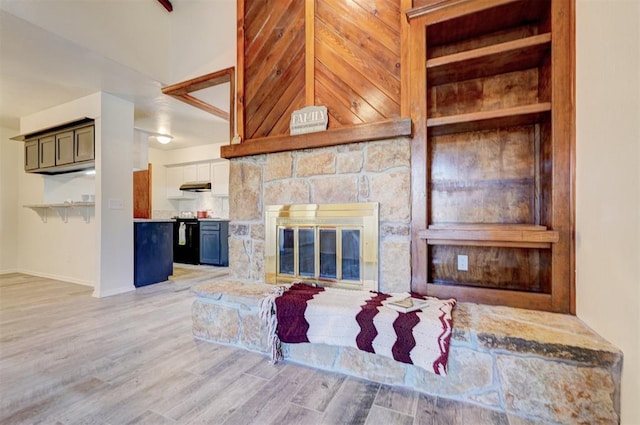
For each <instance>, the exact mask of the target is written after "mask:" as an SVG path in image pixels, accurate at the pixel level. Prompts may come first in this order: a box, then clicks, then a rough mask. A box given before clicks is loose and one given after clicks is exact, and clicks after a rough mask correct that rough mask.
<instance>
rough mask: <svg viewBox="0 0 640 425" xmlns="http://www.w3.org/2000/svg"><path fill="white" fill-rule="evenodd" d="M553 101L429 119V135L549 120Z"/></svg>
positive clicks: (515, 125) (514, 125)
mask: <svg viewBox="0 0 640 425" xmlns="http://www.w3.org/2000/svg"><path fill="white" fill-rule="evenodd" d="M550 115H551V103H550V102H543V103H536V104H533V105H524V106H517V107H514V108H505V109H496V110H492V111H481V112H472V113H468V114H459V115H449V116H444V117H437V118H428V119H427V130H428V134H429V136H442V135H445V134H453V133H464V132H469V131H480V130H488V129H492V128H498V127H517V126H520V125H530V124H534V123H536V122H540V121H545V120H549V118H550Z"/></svg>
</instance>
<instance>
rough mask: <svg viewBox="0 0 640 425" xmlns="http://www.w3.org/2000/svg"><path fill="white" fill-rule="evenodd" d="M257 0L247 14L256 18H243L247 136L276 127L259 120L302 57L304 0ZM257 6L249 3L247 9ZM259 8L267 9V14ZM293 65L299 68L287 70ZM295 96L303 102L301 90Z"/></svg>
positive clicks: (294, 72) (300, 64) (266, 113)
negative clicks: (252, 19)
mask: <svg viewBox="0 0 640 425" xmlns="http://www.w3.org/2000/svg"><path fill="white" fill-rule="evenodd" d="M257 3H261V7H260V8H259V9H258V12H255V13H254V14H249V13H248V15H247V16H257V17H259V18H256V20H255V21H251V22H248V17H247V20H246V21H245V26H246V29H245V74H244V75H245V102H244V105H245V111H244V112H245V117H246V118H245V133H246V138H249V139H250V138H254V137H259V136H264V135H266V134H258V133H257V129H258V128H265V127H270V128H271V129H273V128H274V127H276V125H277V123H275V122H274V123H263V122H262V120H263V119H264V118H265V117H266V116H267V115H268V113H269V112H270V110H271V109H272V108H273V105H274V104H275V103H276V102H277V101H278V99H279V98H280V97H281V96H282V94H283V92H284V91H285V90H286V88H287V86H288V84H289V83H290V78H292V76H293V75H296V74H297V73H298V71H299V70H301V69H304V60H302V61H300V60H299V59H300V58H302V59H304V57H303V56H304V41H305V25H304V16H305V15H304V12H305V10H304V2H300V1H295V0H292V1H289V2H284V1H282V2H275V3H274V2H267V3H264V2H257ZM262 3H264V4H262ZM258 6H260V5H258V4H252V7H251V11H253V10H255V8H256V7H258ZM262 9H267V10H268V13H267V12H265V11H264V10H262ZM265 13H267V14H266V15H265ZM259 19H262V21H260V20H259ZM293 65H297V67H298V68H299V69H290V67H291V66H293ZM299 96H300V97H301V98H302V99H303V104H304V96H305V93H304V91H302V92H301V93H300V94H299ZM287 119H288V118H287ZM287 129H288V126H287Z"/></svg>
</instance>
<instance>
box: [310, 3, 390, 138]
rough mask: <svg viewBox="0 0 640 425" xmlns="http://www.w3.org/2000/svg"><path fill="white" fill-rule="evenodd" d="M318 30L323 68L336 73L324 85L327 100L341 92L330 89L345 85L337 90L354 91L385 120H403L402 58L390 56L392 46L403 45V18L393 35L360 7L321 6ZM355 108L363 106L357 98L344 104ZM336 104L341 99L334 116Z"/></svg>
mask: <svg viewBox="0 0 640 425" xmlns="http://www.w3.org/2000/svg"><path fill="white" fill-rule="evenodd" d="M380 3H384V2H380ZM390 10H393V8H391V9H390ZM388 15H389V14H388V13H387V16H388ZM315 28H316V59H317V62H321V63H322V64H323V65H324V66H325V70H326V71H328V72H327V73H329V72H330V73H331V77H330V78H328V79H325V80H324V88H325V89H327V90H325V94H326V93H327V91H333V92H337V91H339V89H338V88H337V87H330V86H331V85H333V83H334V82H338V81H339V83H336V84H340V85H342V86H344V85H348V86H349V87H350V89H351V90H352V91H353V92H355V93H357V94H358V97H359V98H361V99H363V100H364V101H365V102H367V103H368V104H369V105H370V106H371V107H372V108H374V109H376V110H377V111H378V112H379V113H380V114H381V115H382V116H383V117H384V118H390V117H398V116H399V115H400V110H399V103H400V68H399V62H400V52H399V50H397V51H393V50H390V49H389V46H395V45H397V43H398V40H399V38H400V32H399V31H400V16H399V14H398V16H397V20H396V24H395V28H393V29H390V28H389V27H388V26H387V24H386V23H384V22H382V21H381V20H380V19H378V17H377V16H374V15H373V14H371V13H370V12H369V11H367V10H365V9H363V8H362V7H360V5H358V4H356V3H348V4H347V2H343V1H323V2H318V4H317V10H316V24H315ZM385 34H386V35H388V34H394V38H395V40H383V38H384V35H385ZM372 35H375V36H372ZM316 78H318V77H316ZM317 83H318V82H317ZM327 86H329V87H327ZM324 97H325V98H327V96H326V95H325V96H324ZM316 102H318V99H317V98H316ZM353 102H356V103H355V105H358V102H359V101H358V99H357V98H356V99H354V100H352V101H351V102H348V103H343V104H342V105H341V108H343V109H344V108H345V107H351V105H352V104H353ZM335 103H338V99H335V100H334V101H333V102H332V103H329V104H328V105H327V107H328V108H329V109H330V110H331V109H332V106H333V105H334V104H335ZM340 115H344V114H340ZM348 123H349V122H346V123H345V122H342V123H341V124H348ZM329 125H330V126H331V122H330V124H329Z"/></svg>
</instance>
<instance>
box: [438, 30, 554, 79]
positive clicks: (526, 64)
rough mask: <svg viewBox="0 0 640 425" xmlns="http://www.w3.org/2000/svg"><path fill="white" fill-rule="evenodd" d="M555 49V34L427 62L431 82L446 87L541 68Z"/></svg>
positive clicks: (528, 38)
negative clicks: (552, 39)
mask: <svg viewBox="0 0 640 425" xmlns="http://www.w3.org/2000/svg"><path fill="white" fill-rule="evenodd" d="M550 49H551V34H550V33H546V34H540V35H536V36H533V37H527V38H524V39H520V40H514V41H509V42H506V43H500V44H496V45H492V46H487V47H483V48H479V49H474V50H469V51H466V52H460V53H456V54H452V55H447V56H440V57H437V58H433V59H429V60H427V81H428V84H429V85H430V86H431V85H439V84H446V83H450V82H454V81H463V80H468V79H472V78H480V77H487V76H490V75H496V74H502V73H507V72H513V71H519V70H523V69H529V68H535V67H537V66H539V65H540V64H541V63H542V61H543V58H544V56H545V55H546V54H547V53H548V52H549V51H550Z"/></svg>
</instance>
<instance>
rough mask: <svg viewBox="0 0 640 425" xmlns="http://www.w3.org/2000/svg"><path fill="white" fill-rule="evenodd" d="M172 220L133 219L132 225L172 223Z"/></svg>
mask: <svg viewBox="0 0 640 425" xmlns="http://www.w3.org/2000/svg"><path fill="white" fill-rule="evenodd" d="M174 221H175V220H174V219H172V218H134V219H133V222H134V223H173V222H174Z"/></svg>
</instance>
